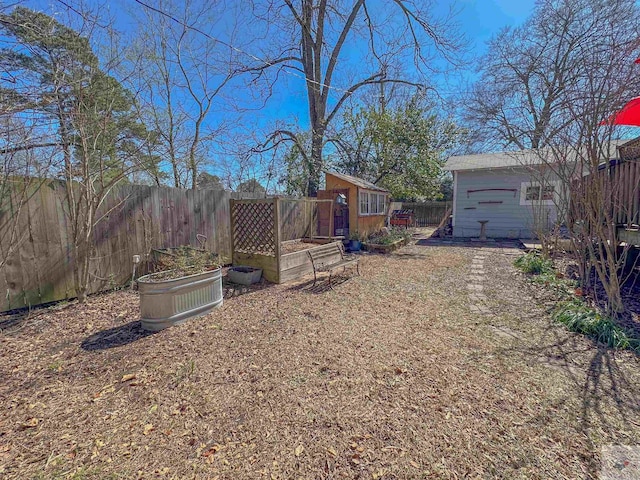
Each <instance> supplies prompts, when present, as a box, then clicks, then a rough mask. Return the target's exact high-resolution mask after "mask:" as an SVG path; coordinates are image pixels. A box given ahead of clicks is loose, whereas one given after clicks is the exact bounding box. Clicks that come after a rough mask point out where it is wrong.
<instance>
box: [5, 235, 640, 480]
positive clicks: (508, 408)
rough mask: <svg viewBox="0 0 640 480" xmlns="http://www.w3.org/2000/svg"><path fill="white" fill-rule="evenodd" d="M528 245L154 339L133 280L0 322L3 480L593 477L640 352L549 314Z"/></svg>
mask: <svg viewBox="0 0 640 480" xmlns="http://www.w3.org/2000/svg"><path fill="white" fill-rule="evenodd" d="M518 253H519V252H518V250H517V249H516V248H514V245H509V244H497V243H494V244H476V243H469V244H456V243H446V242H442V241H439V240H427V239H419V241H418V244H416V245H410V246H407V247H405V248H403V249H401V250H398V251H397V252H395V253H394V254H391V255H386V256H383V255H367V254H364V255H363V256H362V261H361V264H362V268H361V272H362V276H361V277H356V278H354V279H351V280H349V281H347V282H344V283H342V284H340V285H339V286H336V287H335V290H333V291H332V290H328V289H326V288H323V287H322V286H321V287H320V288H317V289H311V284H310V282H309V280H308V279H305V280H304V281H303V282H300V283H297V284H293V285H277V286H273V285H272V286H266V285H265V286H262V288H261V289H258V290H250V291H247V290H243V291H239V292H236V293H237V296H233V297H232V298H228V299H227V300H225V304H224V306H223V307H222V308H221V309H219V310H216V311H215V312H213V313H212V314H211V315H209V316H207V317H203V318H200V319H197V320H194V321H191V322H188V323H187V324H185V325H183V326H180V327H174V328H171V329H168V330H165V331H163V332H160V333H157V334H154V335H149V334H145V333H143V332H142V331H141V330H140V328H139V324H138V323H137V316H138V310H137V309H138V299H137V296H136V295H135V294H132V293H128V292H116V293H111V294H105V295H99V296H95V297H92V298H91V299H90V301H89V302H87V303H86V304H84V305H76V304H70V305H68V306H58V307H55V308H51V309H48V310H40V311H37V312H34V313H32V315H31V316H29V317H28V318H26V319H23V320H20V321H15V320H14V321H10V320H9V319H2V317H0V328H4V327H6V328H5V329H4V330H3V332H2V333H1V334H0V342H1V343H2V349H1V350H0V378H2V382H1V383H0V409H2V410H1V413H0V476H1V477H3V478H12V479H13V478H16V479H18V478H20V479H22V478H76V479H80V478H82V479H85V478H86V479H93V478H95V479H103V478H127V479H128V478H175V479H178V478H201V479H209V478H220V479H223V478H224V479H255V478H271V479H280V478H282V479H289V478H295V479H298V478H307V479H316V478H318V479H320V478H322V479H339V478H350V479H351V478H361V479H413V478H416V479H418V478H421V479H422V478H434V479H435V478H505V479H507V478H508V479H516V478H522V479H531V478H541V479H542V478H545V479H546V478H572V479H573V478H596V477H597V475H598V471H599V468H600V451H601V448H602V447H603V446H606V445H609V444H631V445H635V444H638V443H640V420H639V419H640V416H639V415H638V414H639V413H640V411H639V406H640V401H639V398H640V395H639V387H638V385H640V375H639V373H640V361H639V359H638V358H637V357H635V356H633V355H632V354H631V353H628V352H619V353H613V352H611V351H607V350H603V349H599V348H597V346H595V345H594V344H593V343H592V342H590V341H588V340H587V339H585V338H583V337H580V336H578V335H574V334H571V333H569V332H567V331H566V330H564V329H563V328H562V327H559V326H555V325H553V324H552V323H551V321H550V320H549V316H548V315H547V313H546V309H547V308H548V307H549V306H548V305H539V304H538V302H537V301H536V299H535V297H534V296H533V293H532V292H530V291H529V289H530V287H529V286H528V284H527V283H526V281H525V280H524V278H523V277H522V276H521V275H519V274H518V273H516V271H515V270H514V268H513V267H512V262H513V259H514V258H515V255H517V254H518Z"/></svg>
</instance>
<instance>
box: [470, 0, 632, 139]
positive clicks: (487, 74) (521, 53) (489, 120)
mask: <svg viewBox="0 0 640 480" xmlns="http://www.w3.org/2000/svg"><path fill="white" fill-rule="evenodd" d="M637 15H638V9H637V6H636V5H635V3H634V2H633V1H632V0H598V1H595V2H592V1H585V0H578V1H569V0H560V1H552V0H544V1H541V2H539V3H538V4H537V6H536V9H535V11H534V13H533V14H532V15H531V17H530V19H529V20H528V21H527V22H526V23H525V24H524V25H522V26H520V27H517V28H510V27H509V28H506V29H505V30H503V31H502V32H500V33H499V34H498V35H497V36H496V37H495V38H494V39H492V40H491V42H490V43H489V52H488V53H487V55H486V56H484V57H483V58H481V59H480V60H479V65H480V71H481V73H482V76H481V78H480V80H479V81H478V82H477V83H476V84H475V85H474V87H473V90H472V94H471V96H470V98H466V99H465V102H464V105H463V106H462V108H463V111H464V116H465V117H466V120H467V121H468V123H469V124H470V125H471V126H472V127H473V128H474V129H475V130H476V133H477V134H478V135H477V136H478V137H479V138H481V139H482V141H483V142H484V143H489V144H491V143H498V144H499V145H501V146H503V147H505V146H515V147H518V148H521V149H523V148H540V147H543V146H545V145H548V144H549V142H550V141H552V140H553V139H554V138H556V137H557V136H558V135H559V134H560V132H562V131H563V130H564V129H565V128H567V127H568V126H569V124H570V123H571V122H572V121H573V118H572V117H571V115H567V114H566V110H567V105H568V95H571V94H572V93H571V92H573V91H574V90H575V86H576V85H578V84H580V83H581V82H582V81H583V79H584V75H585V74H588V72H587V70H588V69H589V68H591V67H592V66H591V65H588V63H587V62H586V61H585V60H586V59H585V58H584V56H583V54H584V49H585V45H592V46H593V48H597V46H596V44H597V43H598V42H600V41H602V40H603V38H604V34H603V33H602V27H603V26H604V25H610V24H611V22H612V21H614V20H615V21H617V22H618V29H617V36H618V39H619V40H618V42H619V43H620V44H621V45H622V44H626V43H628V42H632V41H633V39H634V38H637V34H638V31H637V30H638V29H637V22H636V24H634V23H633V22H629V21H628V20H627V19H629V18H637ZM625 48H626V46H625ZM626 53H627V54H628V53H630V52H626ZM633 88H634V86H633V85H629V86H628V92H629V93H631V92H633ZM636 93H637V91H636Z"/></svg>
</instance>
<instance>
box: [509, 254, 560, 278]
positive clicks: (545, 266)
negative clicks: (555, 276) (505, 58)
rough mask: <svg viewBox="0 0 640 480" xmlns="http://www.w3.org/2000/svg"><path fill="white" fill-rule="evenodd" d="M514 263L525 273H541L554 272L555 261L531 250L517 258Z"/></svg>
mask: <svg viewBox="0 0 640 480" xmlns="http://www.w3.org/2000/svg"><path fill="white" fill-rule="evenodd" d="M513 264H514V265H515V266H516V267H517V268H519V269H520V270H522V271H523V272H524V273H530V274H532V275H541V274H544V273H552V272H553V263H552V262H551V260H549V259H548V258H544V257H543V256H542V255H540V254H539V253H537V252H529V253H525V254H524V255H522V256H520V257H518V258H516V260H515V262H513Z"/></svg>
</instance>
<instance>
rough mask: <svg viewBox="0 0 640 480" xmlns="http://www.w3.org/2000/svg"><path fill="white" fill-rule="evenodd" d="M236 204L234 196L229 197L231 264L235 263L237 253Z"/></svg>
mask: <svg viewBox="0 0 640 480" xmlns="http://www.w3.org/2000/svg"><path fill="white" fill-rule="evenodd" d="M235 204H236V201H235V200H234V199H233V198H230V199H229V219H230V227H229V228H230V229H231V232H230V239H231V265H233V263H234V261H235V258H234V256H235V253H236V245H235V235H234V230H235V226H236V216H235V213H234V208H233V207H234V206H235Z"/></svg>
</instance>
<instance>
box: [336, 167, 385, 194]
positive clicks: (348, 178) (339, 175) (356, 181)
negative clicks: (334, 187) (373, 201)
mask: <svg viewBox="0 0 640 480" xmlns="http://www.w3.org/2000/svg"><path fill="white" fill-rule="evenodd" d="M326 173H328V174H329V175H333V176H334V177H337V178H339V179H340V180H344V181H345V182H349V183H351V184H353V185H355V186H357V187H360V188H366V189H367V190H377V191H379V192H387V193H388V192H389V190H387V189H386V188H382V187H380V186H378V185H376V184H375V183H371V182H367V181H366V180H363V179H361V178H358V177H353V176H351V175H345V174H344V173H337V172H331V171H328V172H326Z"/></svg>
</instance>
